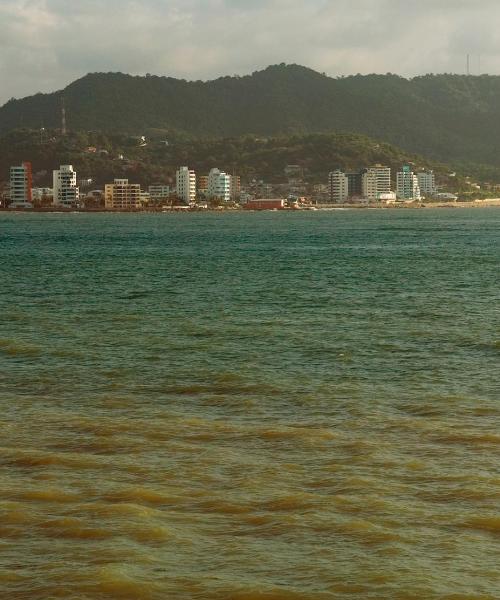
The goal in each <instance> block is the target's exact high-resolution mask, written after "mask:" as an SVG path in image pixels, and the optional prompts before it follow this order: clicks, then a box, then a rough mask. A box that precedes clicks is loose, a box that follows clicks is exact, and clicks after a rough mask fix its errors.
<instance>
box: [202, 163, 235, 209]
mask: <svg viewBox="0 0 500 600" xmlns="http://www.w3.org/2000/svg"><path fill="white" fill-rule="evenodd" d="M207 197H208V198H211V199H217V200H222V202H230V201H231V175H228V174H227V173H224V171H219V169H212V170H211V171H210V173H209V174H208V186H207Z"/></svg>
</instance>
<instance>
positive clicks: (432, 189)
mask: <svg viewBox="0 0 500 600" xmlns="http://www.w3.org/2000/svg"><path fill="white" fill-rule="evenodd" d="M417 178H418V186H419V188H420V193H421V194H422V196H425V197H426V198H430V197H432V196H434V194H435V193H436V191H437V190H436V176H435V175H434V171H420V173H417Z"/></svg>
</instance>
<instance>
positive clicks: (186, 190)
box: [175, 167, 196, 204]
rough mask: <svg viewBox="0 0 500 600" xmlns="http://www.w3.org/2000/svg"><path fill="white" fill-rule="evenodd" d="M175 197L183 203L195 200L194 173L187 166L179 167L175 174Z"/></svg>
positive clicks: (190, 202)
mask: <svg viewBox="0 0 500 600" xmlns="http://www.w3.org/2000/svg"><path fill="white" fill-rule="evenodd" d="M175 181H176V190H177V197H178V198H179V199H180V200H182V201H183V202H184V204H192V203H193V202H195V200H196V173H195V172H194V171H192V170H190V169H189V167H180V169H178V171H177V173H176V174H175Z"/></svg>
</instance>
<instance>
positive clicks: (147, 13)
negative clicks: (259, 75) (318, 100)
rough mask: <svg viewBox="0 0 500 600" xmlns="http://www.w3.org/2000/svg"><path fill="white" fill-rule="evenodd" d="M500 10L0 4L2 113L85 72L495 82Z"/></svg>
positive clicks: (441, 1)
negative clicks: (270, 69)
mask: <svg viewBox="0 0 500 600" xmlns="http://www.w3.org/2000/svg"><path fill="white" fill-rule="evenodd" d="M499 20H500V2H499V1H498V0H476V1H475V2H474V1H473V0H467V1H466V0H414V1H411V0H78V1H76V0H0V103H3V102H4V101H6V100H7V99H8V98H10V97H12V96H14V97H21V96H25V95H28V94H32V93H36V92H38V91H43V92H46V91H53V90H55V89H60V88H62V87H65V86H66V85H67V84H68V83H70V82H71V81H72V80H74V79H76V78H78V77H81V76H82V75H85V74H86V73H87V72H90V71H123V72H127V73H134V74H144V73H147V72H150V73H154V74H158V75H172V76H175V77H183V78H186V79H211V78H214V77H217V76H219V75H232V74H236V73H237V74H247V73H251V72H252V71H254V70H256V69H261V68H263V67H266V66H267V65H269V64H275V63H280V62H287V63H292V62H295V63H299V64H303V65H305V66H309V67H312V68H314V69H317V70H319V71H325V72H326V73H328V74H329V75H340V74H349V73H358V72H359V73H369V72H379V73H386V72H388V71H390V72H394V73H399V74H402V75H414V74H419V73H428V72H444V71H446V72H464V71H465V64H466V54H467V53H468V52H469V53H470V54H471V55H473V56H472V59H471V65H472V70H473V71H474V72H477V71H478V68H479V59H478V57H479V55H481V70H482V72H489V73H500V28H499V27H498V22H499Z"/></svg>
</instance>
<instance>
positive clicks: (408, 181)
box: [397, 166, 422, 200]
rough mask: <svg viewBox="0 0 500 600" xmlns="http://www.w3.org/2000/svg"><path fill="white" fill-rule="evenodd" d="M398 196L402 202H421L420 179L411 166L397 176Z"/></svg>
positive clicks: (405, 167) (404, 168)
mask: <svg viewBox="0 0 500 600" xmlns="http://www.w3.org/2000/svg"><path fill="white" fill-rule="evenodd" d="M397 196H398V198H399V199H400V200H421V198H422V196H421V194H420V187H419V185H418V177H417V176H416V175H415V173H414V172H413V171H412V170H411V168H410V167H409V166H404V167H403V170H402V171H400V172H399V173H398V175H397Z"/></svg>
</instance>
